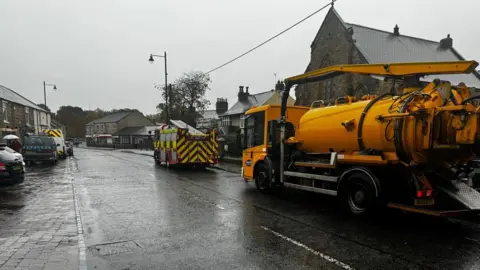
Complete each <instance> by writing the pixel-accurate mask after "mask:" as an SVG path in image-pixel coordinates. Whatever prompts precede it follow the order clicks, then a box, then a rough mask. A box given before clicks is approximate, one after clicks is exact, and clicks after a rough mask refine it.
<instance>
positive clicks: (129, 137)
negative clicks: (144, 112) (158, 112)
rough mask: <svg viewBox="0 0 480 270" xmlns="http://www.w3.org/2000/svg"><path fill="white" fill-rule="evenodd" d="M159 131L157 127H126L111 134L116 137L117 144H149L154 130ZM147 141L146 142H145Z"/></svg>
mask: <svg viewBox="0 0 480 270" xmlns="http://www.w3.org/2000/svg"><path fill="white" fill-rule="evenodd" d="M157 129H159V126H158V125H152V126H143V127H126V128H123V129H122V130H120V131H118V132H116V133H114V134H113V136H115V137H118V140H117V142H118V143H119V144H133V145H137V144H149V143H151V142H152V141H149V139H150V138H153V136H154V135H155V130H157ZM147 141H148V142H147Z"/></svg>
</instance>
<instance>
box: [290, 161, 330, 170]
mask: <svg viewBox="0 0 480 270" xmlns="http://www.w3.org/2000/svg"><path fill="white" fill-rule="evenodd" d="M294 164H295V166H299V167H309V168H325V169H333V168H335V165H332V164H330V163H329V161H328V160H321V161H297V162H295V163H294Z"/></svg>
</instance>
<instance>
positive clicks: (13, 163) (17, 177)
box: [0, 143, 25, 184]
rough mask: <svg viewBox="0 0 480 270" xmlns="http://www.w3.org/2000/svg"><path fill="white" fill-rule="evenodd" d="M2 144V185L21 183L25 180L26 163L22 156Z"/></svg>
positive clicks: (0, 176) (0, 169)
mask: <svg viewBox="0 0 480 270" xmlns="http://www.w3.org/2000/svg"><path fill="white" fill-rule="evenodd" d="M12 151H13V149H11V148H9V147H7V145H6V144H4V143H3V144H0V183H9V184H15V183H21V182H23V181H24V180H25V163H24V162H23V160H22V158H21V156H22V155H21V154H20V153H17V152H15V151H13V152H12Z"/></svg>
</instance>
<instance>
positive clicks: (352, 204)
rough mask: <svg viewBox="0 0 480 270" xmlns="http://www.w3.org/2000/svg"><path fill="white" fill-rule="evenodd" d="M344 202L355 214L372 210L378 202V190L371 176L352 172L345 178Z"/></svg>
mask: <svg viewBox="0 0 480 270" xmlns="http://www.w3.org/2000/svg"><path fill="white" fill-rule="evenodd" d="M344 181H346V182H345V183H344V184H343V185H342V186H341V188H342V190H340V192H342V196H341V199H342V202H343V204H344V205H345V207H346V209H348V210H349V212H350V213H352V214H354V215H363V214H366V213H368V212H370V211H371V210H372V208H374V206H375V205H376V203H377V197H378V192H377V190H376V187H375V184H374V182H373V181H375V180H373V179H371V177H370V176H369V175H367V174H365V173H363V172H352V173H351V174H350V175H348V177H347V178H346V179H345V180H344Z"/></svg>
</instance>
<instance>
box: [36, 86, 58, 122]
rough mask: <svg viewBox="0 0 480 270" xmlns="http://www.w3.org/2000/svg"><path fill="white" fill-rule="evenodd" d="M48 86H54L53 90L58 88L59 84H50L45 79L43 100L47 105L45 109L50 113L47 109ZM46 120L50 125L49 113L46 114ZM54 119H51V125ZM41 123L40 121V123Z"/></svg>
mask: <svg viewBox="0 0 480 270" xmlns="http://www.w3.org/2000/svg"><path fill="white" fill-rule="evenodd" d="M47 86H53V90H57V86H56V85H55V84H49V83H46V82H45V81H43V102H44V105H45V111H46V112H47V113H48V110H47ZM45 122H46V124H47V125H48V114H45ZM51 122H52V119H50V125H51ZM39 124H40V123H39Z"/></svg>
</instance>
